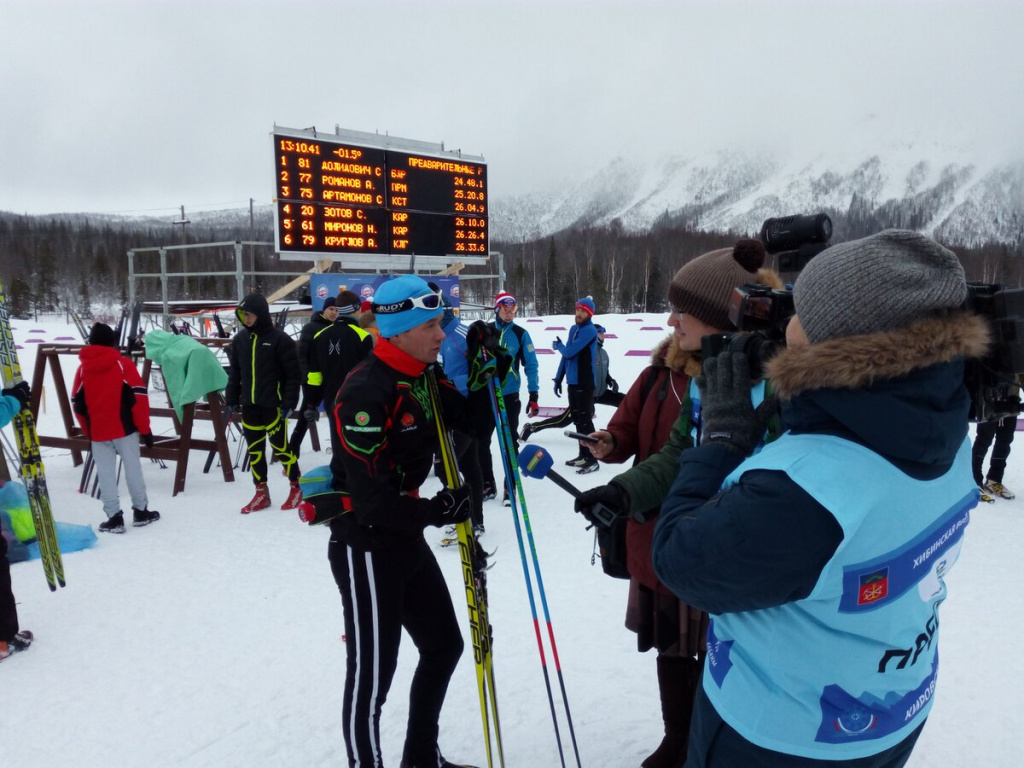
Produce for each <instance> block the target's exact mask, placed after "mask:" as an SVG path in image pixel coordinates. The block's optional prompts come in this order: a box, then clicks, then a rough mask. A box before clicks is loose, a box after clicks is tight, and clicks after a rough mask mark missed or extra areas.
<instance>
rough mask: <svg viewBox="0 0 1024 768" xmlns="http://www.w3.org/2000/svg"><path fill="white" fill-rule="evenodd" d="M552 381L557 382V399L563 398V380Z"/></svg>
mask: <svg viewBox="0 0 1024 768" xmlns="http://www.w3.org/2000/svg"><path fill="white" fill-rule="evenodd" d="M552 381H553V382H555V397H561V396H562V380H561V379H552Z"/></svg>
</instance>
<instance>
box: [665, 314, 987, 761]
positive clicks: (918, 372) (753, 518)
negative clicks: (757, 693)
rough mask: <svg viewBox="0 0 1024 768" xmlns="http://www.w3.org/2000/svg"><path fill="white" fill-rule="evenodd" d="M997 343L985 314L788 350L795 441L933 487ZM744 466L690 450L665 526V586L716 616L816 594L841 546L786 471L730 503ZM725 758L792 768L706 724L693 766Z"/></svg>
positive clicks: (785, 370) (785, 382)
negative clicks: (857, 453)
mask: <svg viewBox="0 0 1024 768" xmlns="http://www.w3.org/2000/svg"><path fill="white" fill-rule="evenodd" d="M986 336H987V331H986V329H985V326H984V323H983V322H982V321H980V320H977V319H976V318H970V319H966V318H965V317H964V316H957V317H950V318H945V319H931V320H927V321H923V322H921V323H917V324H914V325H912V326H910V327H908V328H907V329H901V330H900V331H894V332H890V333H887V334H873V335H869V336H861V337H851V338H850V339H837V340H834V341H833V342H828V343H827V345H828V347H827V348H826V344H820V345H811V346H809V347H801V348H793V349H788V350H785V351H784V352H782V353H780V354H779V355H778V356H777V357H776V358H775V359H774V360H773V361H772V362H771V364H770V366H769V369H768V375H769V377H770V378H771V380H772V384H773V387H774V388H775V391H776V392H778V393H779V396H780V399H781V400H782V417H783V421H784V422H785V425H786V427H787V428H788V429H790V430H791V431H793V432H794V433H815V434H827V435H835V436H838V437H841V438H843V439H847V440H852V441H855V442H857V443H860V444H862V445H864V446H866V447H868V448H870V449H871V450H872V451H875V452H876V453H879V454H880V455H882V456H883V457H885V458H886V459H887V460H889V461H890V462H891V463H892V464H893V465H894V466H896V467H897V468H899V469H900V470H901V471H903V472H904V473H906V474H907V475H910V476H911V477H914V478H916V479H925V480H926V479H930V478H935V477H938V476H940V475H942V474H944V473H945V472H946V470H948V469H949V467H950V466H951V465H952V462H953V459H954V457H955V454H956V451H957V449H958V448H959V447H960V445H961V444H962V442H963V440H964V438H965V436H966V434H967V416H968V408H969V397H968V393H967V389H966V388H965V387H964V384H963V372H964V364H963V359H964V358H965V357H976V356H979V355H980V354H981V353H982V351H983V349H984V344H985V338H986ZM743 458H744V457H743V456H741V455H739V453H738V452H736V451H734V450H733V449H731V448H728V447H725V446H723V445H721V444H714V443H712V444H710V445H703V446H699V447H697V448H694V449H692V450H688V451H683V453H682V454H681V455H680V460H679V474H678V476H677V477H676V481H675V483H674V484H673V486H672V489H671V491H670V492H669V495H668V497H667V498H666V499H665V502H664V504H663V505H662V508H661V516H660V518H659V521H658V524H657V528H656V530H655V535H654V544H653V547H652V559H653V562H654V567H655V571H656V572H657V574H658V577H659V578H660V579H661V581H662V582H663V583H664V584H665V585H666V586H667V587H669V588H670V589H671V590H672V591H673V592H674V593H675V594H676V595H678V596H679V598H680V599H681V600H683V601H684V602H686V603H688V604H690V605H693V606H696V607H699V608H702V609H704V610H706V611H708V612H710V613H716V614H717V613H728V612H733V611H751V610H757V609H761V608H768V607H772V606H777V605H781V604H783V603H786V602H790V601H795V600H800V599H802V598H805V597H807V596H808V595H809V594H810V593H811V591H812V590H813V589H814V586H815V584H816V583H817V581H818V577H819V575H820V574H821V571H822V569H823V567H824V566H825V564H826V563H827V562H828V561H829V559H830V558H831V557H832V556H833V554H834V553H835V551H836V549H837V547H838V546H839V544H840V543H841V541H842V531H841V529H840V527H839V524H838V523H837V522H836V520H835V519H834V518H833V517H832V515H831V514H830V513H829V512H828V511H827V510H826V509H825V508H824V507H823V506H821V505H820V504H819V503H818V502H817V501H815V500H814V499H813V498H811V496H810V495H809V494H808V493H807V492H806V491H804V490H803V489H802V488H801V487H799V486H798V485H796V484H795V483H794V482H793V481H792V480H791V479H790V478H789V477H788V476H787V475H786V474H784V473H781V472H775V471H763V470H762V471H752V472H748V473H746V474H744V475H743V476H742V478H741V479H740V482H739V483H737V484H736V485H735V486H732V487H730V488H729V489H728V490H727V491H724V492H722V493H719V492H718V490H719V488H720V486H721V484H722V481H723V480H724V479H725V478H726V476H728V475H729V474H730V473H731V472H732V471H733V470H734V469H735V468H736V467H737V466H739V464H740V462H741V461H742V460H743ZM864 482H871V478H864ZM703 704H704V705H706V706H710V705H709V704H708V703H707V701H706V700H705V701H704V702H703ZM711 719H713V718H705V720H706V721H709V720H711ZM695 722H698V721H697V720H695ZM720 723H721V721H720V720H719V724H720ZM736 740H738V741H736ZM712 741H714V742H715V743H714V744H713V743H712ZM736 750H740V751H739V752H737V751H736ZM743 750H746V752H744V751H743ZM716 753H717V754H718V755H719V757H720V756H721V755H731V757H730V758H728V759H732V760H735V759H736V755H737V754H746V757H745V758H744V760H743V764H744V765H752V766H761V765H784V764H785V765H788V764H789V763H785V762H784V761H782V762H779V761H778V757H780V756H779V755H778V753H771V752H769V751H767V750H763V749H761V748H759V747H756V746H755V745H753V744H750V743H748V742H746V741H745V740H744V739H742V737H740V736H739V734H737V733H736V732H735V731H732V729H731V728H728V726H725V732H724V733H721V732H719V733H717V734H716V732H715V731H714V729H709V730H708V731H707V732H702V731H701V730H700V728H699V727H697V726H695V728H694V730H693V731H691V747H690V758H691V761H690V762H688V763H687V765H688V766H691V765H692V766H709V767H712V766H719V765H725V764H726V762H723V761H722V760H721V759H718V758H716ZM695 754H696V755H697V756H698V757H699V759H698V760H696V761H695V760H694V759H693V758H694V755H695ZM771 755H776V758H771ZM878 757H879V759H880V762H877V763H875V765H878V766H885V765H889V764H893V763H892V761H891V760H889V758H888V757H886V753H880V754H879V755H878ZM887 760H889V762H887ZM836 765H837V766H841V765H843V762H842V761H839V762H837V763H836ZM858 765H860V763H858Z"/></svg>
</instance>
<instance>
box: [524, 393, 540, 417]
mask: <svg viewBox="0 0 1024 768" xmlns="http://www.w3.org/2000/svg"><path fill="white" fill-rule="evenodd" d="M539 409H540V406H539V405H537V393H536V392H531V393H530V401H529V402H528V403H527V404H526V415H527V416H529V417H530V418H531V419H532V418H533V417H534V416H536V415H537V411H538V410H539Z"/></svg>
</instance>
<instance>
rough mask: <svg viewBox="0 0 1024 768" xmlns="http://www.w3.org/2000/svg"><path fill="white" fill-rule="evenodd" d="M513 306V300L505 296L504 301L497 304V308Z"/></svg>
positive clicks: (514, 301) (514, 302)
mask: <svg viewBox="0 0 1024 768" xmlns="http://www.w3.org/2000/svg"><path fill="white" fill-rule="evenodd" d="M515 305H516V300H515V299H513V298H512V297H511V296H507V297H505V298H504V299H501V300H500V301H499V302H498V306H499V307H514V306H515Z"/></svg>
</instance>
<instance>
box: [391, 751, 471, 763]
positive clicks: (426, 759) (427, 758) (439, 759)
mask: <svg viewBox="0 0 1024 768" xmlns="http://www.w3.org/2000/svg"><path fill="white" fill-rule="evenodd" d="M401 768H475V766H472V765H463V764H461V763H459V764H456V763H452V762H449V761H448V760H445V759H444V755H442V754H441V750H440V749H439V748H438V747H434V754H433V755H424V756H423V758H422V759H420V760H417V759H415V758H412V757H409V756H408V755H406V756H404V757H403V758H402V767H401Z"/></svg>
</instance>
